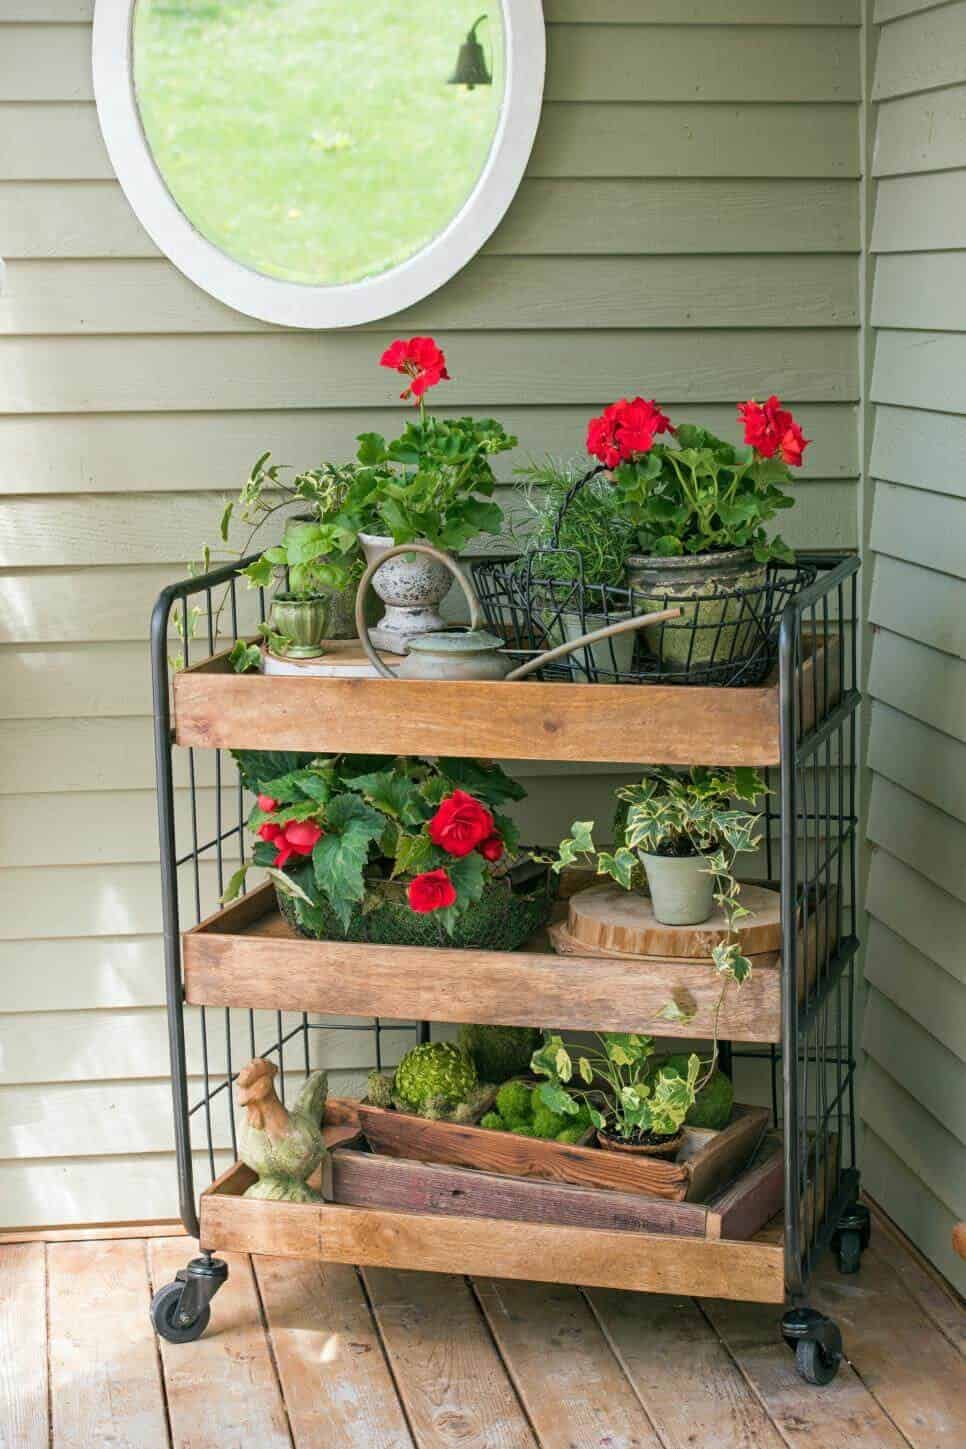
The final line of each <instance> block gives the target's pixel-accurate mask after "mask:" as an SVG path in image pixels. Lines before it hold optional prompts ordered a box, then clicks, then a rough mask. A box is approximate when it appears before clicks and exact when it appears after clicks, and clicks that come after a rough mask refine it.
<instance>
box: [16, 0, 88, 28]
mask: <svg viewBox="0 0 966 1449" xmlns="http://www.w3.org/2000/svg"><path fill="white" fill-rule="evenodd" d="M93 14H94V0H0V22H3V21H7V20H33V21H40V22H41V23H42V22H44V21H58V20H90V19H91V17H92V16H93Z"/></svg>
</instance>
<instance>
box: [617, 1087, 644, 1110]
mask: <svg viewBox="0 0 966 1449" xmlns="http://www.w3.org/2000/svg"><path fill="white" fill-rule="evenodd" d="M620 1095H621V1103H622V1104H623V1106H625V1107H630V1109H631V1111H635V1112H636V1111H637V1108H638V1107H639V1106H640V1105H641V1094H640V1092H638V1090H637V1088H636V1087H621V1094H620Z"/></svg>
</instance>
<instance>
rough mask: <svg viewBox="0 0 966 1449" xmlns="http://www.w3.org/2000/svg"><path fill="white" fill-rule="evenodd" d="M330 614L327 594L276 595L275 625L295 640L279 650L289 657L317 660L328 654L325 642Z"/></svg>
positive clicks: (273, 617) (274, 607)
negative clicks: (310, 596)
mask: <svg viewBox="0 0 966 1449" xmlns="http://www.w3.org/2000/svg"><path fill="white" fill-rule="evenodd" d="M328 616H329V598H328V596H327V595H323V594H316V595H314V596H313V597H312V598H308V599H302V598H298V597H297V596H296V595H294V594H285V593H281V594H276V595H275V597H274V599H273V600H272V618H271V623H272V628H273V629H274V630H275V632H276V633H278V634H283V635H284V636H285V637H286V638H287V639H291V641H292V642H291V644H287V645H286V646H285V648H284V649H283V650H279V652H280V653H282V654H284V655H285V656H286V657H287V658H289V659H317V658H318V657H319V655H320V654H324V653H325V650H324V649H323V647H322V641H323V639H324V638H325V637H326V636H325V626H326V622H327V620H328Z"/></svg>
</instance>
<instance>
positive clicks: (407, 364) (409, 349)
mask: <svg viewBox="0 0 966 1449" xmlns="http://www.w3.org/2000/svg"><path fill="white" fill-rule="evenodd" d="M379 362H380V365H381V366H382V367H391V368H392V369H393V371H394V372H401V373H403V374H404V375H405V376H406V377H409V378H411V379H412V381H411V382H410V384H409V386H408V387H407V388H406V391H405V392H401V393H400V394H399V396H400V397H401V398H402V399H403V400H404V401H405V399H406V398H408V397H409V396H410V395H412V397H413V400H414V401H415V402H419V401H420V399H421V398H422V396H423V394H424V393H425V392H426V391H427V390H428V389H429V388H431V387H435V386H436V384H437V383H438V382H442V381H443V379H444V378H445V379H446V381H447V382H448V381H449V373H448V372H447V371H446V357H445V356H444V354H443V350H442V348H441V347H437V345H436V343H435V341H434V339H433V338H432V337H410V339H409V341H408V342H405V341H404V340H403V339H402V338H401V337H399V338H397V339H396V341H395V342H394V343H393V344H392V346H391V347H387V348H386V350H385V352H384V353H383V354H382V356H381V357H380V359H379Z"/></svg>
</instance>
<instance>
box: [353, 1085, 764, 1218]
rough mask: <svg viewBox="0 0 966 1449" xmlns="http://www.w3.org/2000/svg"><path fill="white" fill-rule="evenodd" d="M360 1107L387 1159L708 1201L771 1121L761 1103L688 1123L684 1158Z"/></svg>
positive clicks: (377, 1147)
mask: <svg viewBox="0 0 966 1449" xmlns="http://www.w3.org/2000/svg"><path fill="white" fill-rule="evenodd" d="M357 1111H358V1116H359V1125H360V1126H361V1128H362V1130H363V1132H364V1133H365V1136H366V1138H367V1140H368V1142H369V1143H370V1145H371V1146H372V1147H373V1148H374V1149H375V1150H376V1151H377V1152H379V1153H380V1154H382V1155H384V1156H386V1157H402V1158H408V1159H411V1160H414V1161H417V1162H435V1163H444V1164H446V1165H448V1166H453V1167H469V1168H476V1169H478V1170H479V1171H482V1172H492V1173H498V1174H501V1175H503V1176H508V1177H532V1178H543V1179H546V1180H549V1181H551V1182H567V1183H573V1184H575V1185H577V1186H579V1187H588V1188H609V1189H613V1190H615V1191H618V1192H641V1193H648V1194H651V1195H653V1196H655V1197H659V1198H665V1199H667V1200H668V1201H671V1202H684V1201H686V1200H687V1201H690V1202H707V1200H708V1198H709V1197H710V1196H711V1195H712V1193H713V1192H715V1191H716V1190H717V1189H718V1188H720V1187H722V1186H723V1185H724V1184H725V1183H726V1182H730V1181H731V1180H732V1179H733V1178H734V1177H736V1176H737V1175H738V1173H739V1172H740V1171H741V1170H742V1168H743V1167H744V1166H745V1165H746V1164H747V1162H748V1161H749V1160H750V1158H751V1156H752V1154H753V1153H754V1151H755V1149H756V1148H757V1146H758V1145H759V1143H760V1141H761V1139H762V1137H763V1135H764V1133H765V1132H766V1131H767V1129H768V1125H769V1123H770V1121H771V1113H770V1112H769V1111H768V1110H767V1109H766V1108H764V1107H744V1106H739V1105H736V1106H735V1109H734V1114H733V1117H732V1121H731V1123H730V1124H729V1125H728V1126H727V1127H725V1128H724V1129H722V1131H720V1132H705V1131H701V1130H698V1129H694V1128H686V1129H685V1145H684V1149H683V1151H684V1153H685V1154H686V1155H685V1157H684V1160H682V1161H679V1162H671V1161H665V1160H664V1159H661V1158H656V1157H638V1156H635V1155H634V1154H632V1153H625V1152H608V1151H606V1150H605V1149H604V1148H600V1147H590V1146H587V1147H581V1146H579V1145H577V1144H570V1143H564V1142H553V1141H546V1140H541V1139H539V1138H535V1137H520V1136H517V1135H516V1134H515V1133H513V1132H497V1131H492V1130H490V1129H488V1128H486V1127H473V1126H468V1125H466V1124H463V1123H457V1122H430V1121H427V1120H426V1118H424V1117H417V1116H415V1115H413V1114H412V1113H409V1112H397V1111H395V1110H393V1109H391V1108H386V1107H372V1106H369V1105H367V1104H366V1103H364V1102H360V1103H359V1105H358V1108H357Z"/></svg>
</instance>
